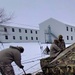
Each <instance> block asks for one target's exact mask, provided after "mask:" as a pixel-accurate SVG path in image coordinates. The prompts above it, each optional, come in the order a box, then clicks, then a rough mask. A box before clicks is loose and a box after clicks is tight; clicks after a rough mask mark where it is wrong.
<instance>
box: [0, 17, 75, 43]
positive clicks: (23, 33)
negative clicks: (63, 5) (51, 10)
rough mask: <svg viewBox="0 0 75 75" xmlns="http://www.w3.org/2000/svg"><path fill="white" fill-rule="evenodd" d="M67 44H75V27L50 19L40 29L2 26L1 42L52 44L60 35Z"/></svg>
mask: <svg viewBox="0 0 75 75" xmlns="http://www.w3.org/2000/svg"><path fill="white" fill-rule="evenodd" d="M60 34H61V35H63V38H64V40H65V42H66V43H74V42H75V27H74V26H71V25H68V24H65V23H62V22H60V21H58V20H56V19H53V18H50V19H48V20H46V21H44V22H42V23H40V24H39V29H30V28H22V27H13V26H5V25H0V42H3V43H9V42H15V43H16V42H17V43H18V42H41V43H52V42H53V40H54V39H55V38H57V37H58V35H60Z"/></svg>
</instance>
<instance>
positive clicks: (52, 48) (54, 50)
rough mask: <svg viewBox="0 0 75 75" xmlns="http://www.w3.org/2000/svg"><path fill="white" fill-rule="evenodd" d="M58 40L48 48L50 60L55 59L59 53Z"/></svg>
mask: <svg viewBox="0 0 75 75" xmlns="http://www.w3.org/2000/svg"><path fill="white" fill-rule="evenodd" d="M58 44H59V42H58V40H57V39H55V40H54V42H53V44H52V45H51V46H50V57H51V58H52V60H53V59H54V58H56V57H57V55H58V54H59V53H60V52H61V49H60V48H59V47H58Z"/></svg>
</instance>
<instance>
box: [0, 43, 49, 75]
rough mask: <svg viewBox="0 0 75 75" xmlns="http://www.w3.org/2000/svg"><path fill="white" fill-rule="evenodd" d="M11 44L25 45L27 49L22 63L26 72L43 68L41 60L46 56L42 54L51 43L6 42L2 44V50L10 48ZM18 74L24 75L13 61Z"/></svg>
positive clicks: (0, 46)
mask: <svg viewBox="0 0 75 75" xmlns="http://www.w3.org/2000/svg"><path fill="white" fill-rule="evenodd" d="M10 45H13V46H23V47H24V49H25V51H24V53H22V64H23V65H24V70H25V71H26V73H35V72H38V71H40V70H41V68H40V64H39V60H40V59H41V58H44V57H46V56H45V55H44V54H42V52H43V49H44V48H45V47H46V46H50V45H49V44H40V43H4V44H3V46H2V45H1V44H0V50H2V49H4V48H8V47H9V46H10ZM12 65H13V67H14V71H15V74H16V75H22V74H23V70H21V69H20V68H19V67H18V66H17V65H16V64H15V63H12Z"/></svg>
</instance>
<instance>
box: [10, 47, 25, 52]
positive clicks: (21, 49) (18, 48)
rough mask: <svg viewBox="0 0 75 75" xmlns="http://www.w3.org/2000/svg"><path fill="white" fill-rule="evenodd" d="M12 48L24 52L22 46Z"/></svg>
mask: <svg viewBox="0 0 75 75" xmlns="http://www.w3.org/2000/svg"><path fill="white" fill-rule="evenodd" d="M10 48H14V49H17V50H19V51H20V53H23V52H24V48H23V47H22V46H10Z"/></svg>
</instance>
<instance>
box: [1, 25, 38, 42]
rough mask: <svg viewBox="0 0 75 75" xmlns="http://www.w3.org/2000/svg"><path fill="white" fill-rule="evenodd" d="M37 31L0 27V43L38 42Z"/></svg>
mask: <svg viewBox="0 0 75 75" xmlns="http://www.w3.org/2000/svg"><path fill="white" fill-rule="evenodd" d="M38 41H39V30H36V29H28V28H20V27H13V26H4V25H0V42H3V43H9V42H15V43H18V42H38Z"/></svg>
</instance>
